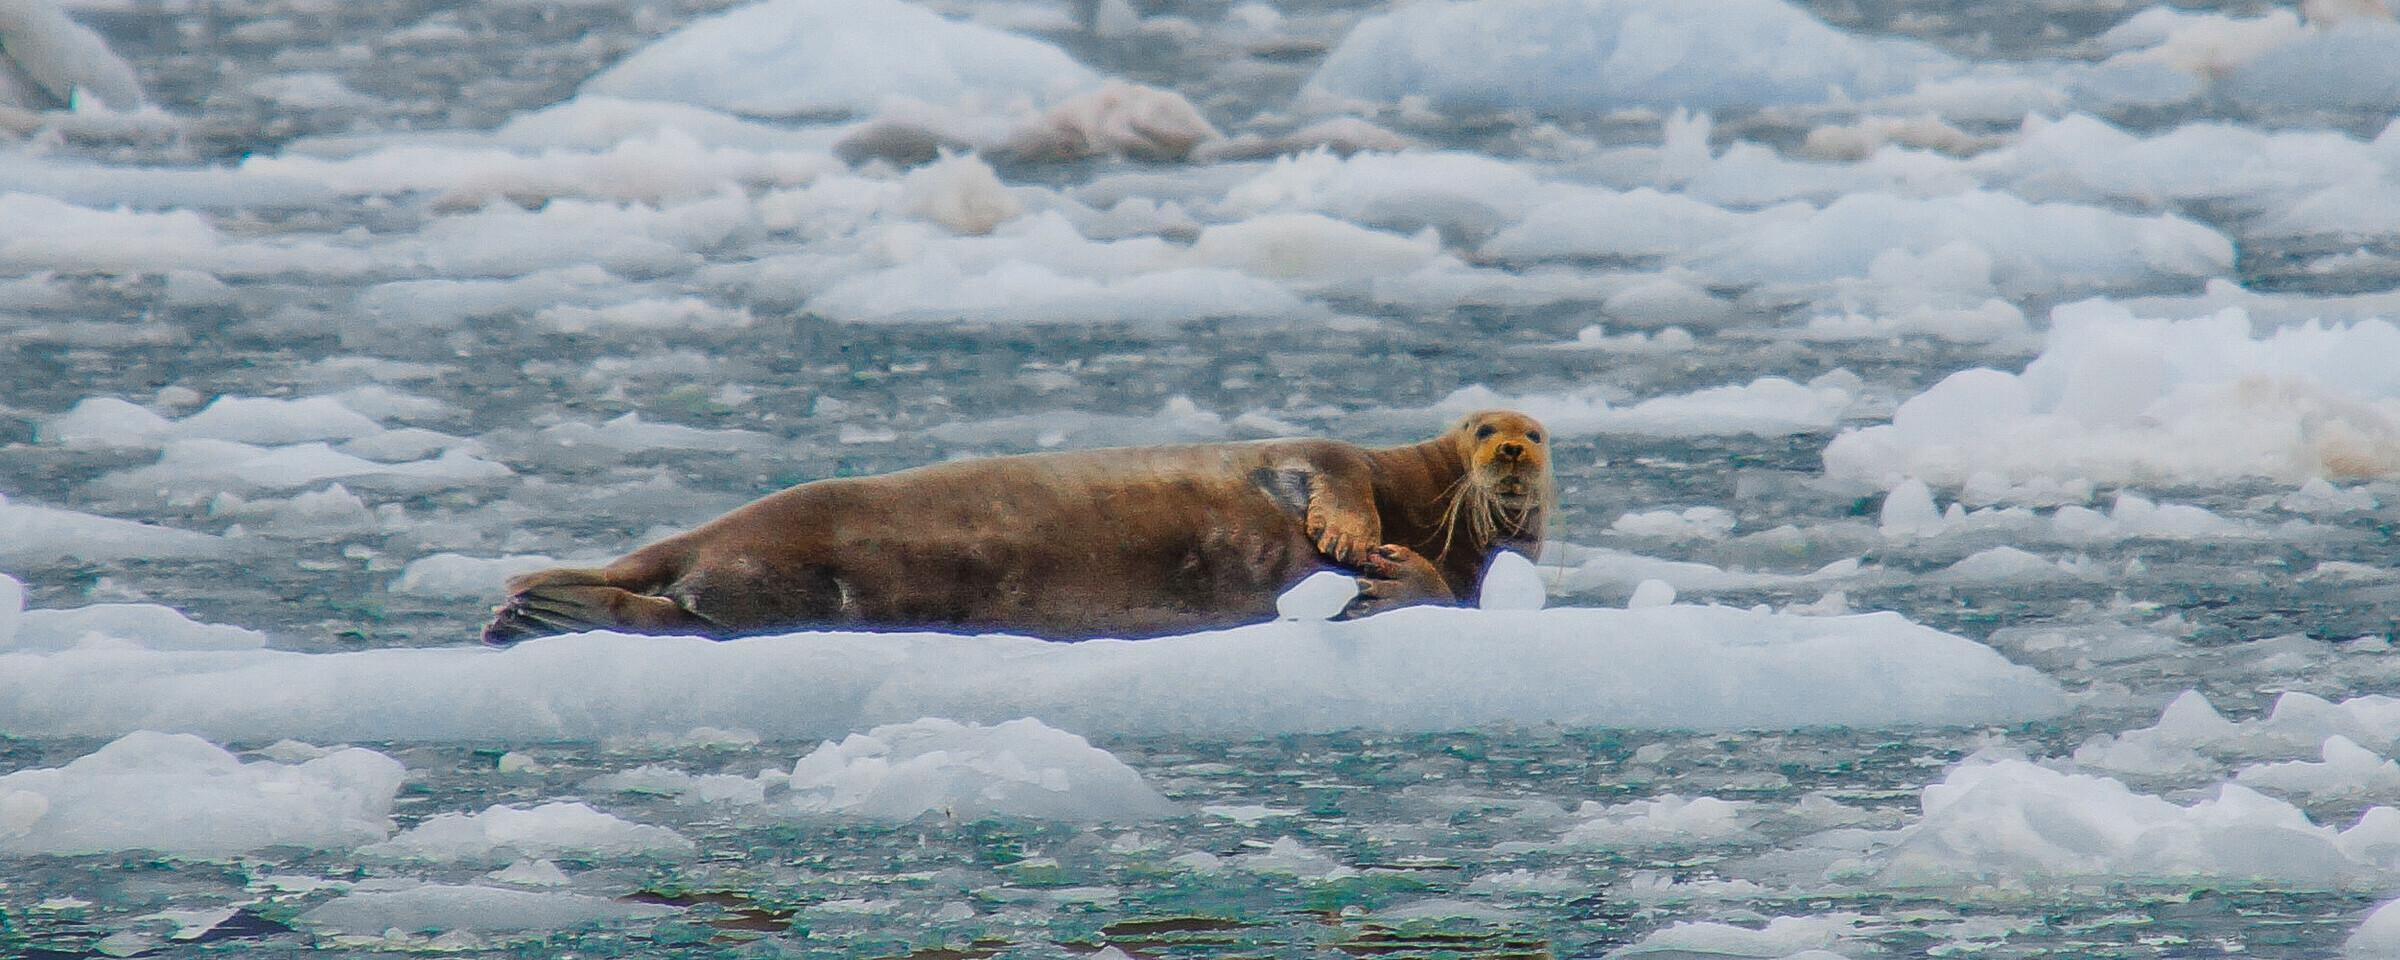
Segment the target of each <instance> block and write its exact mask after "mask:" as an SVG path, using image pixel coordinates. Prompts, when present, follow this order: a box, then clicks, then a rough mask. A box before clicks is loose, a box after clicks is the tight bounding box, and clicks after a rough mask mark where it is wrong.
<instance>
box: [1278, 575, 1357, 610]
mask: <svg viewBox="0 0 2400 960" xmlns="http://www.w3.org/2000/svg"><path fill="white" fill-rule="evenodd" d="M1356 596H1358V578H1356V577H1353V576H1350V575H1349V574H1346V573H1341V572H1338V571H1334V570H1319V571H1317V572H1315V573H1312V574H1309V575H1308V579H1305V580H1302V581H1300V582H1299V583H1297V584H1294V585H1292V588H1291V589H1289V590H1286V591H1284V592H1283V595H1282V596H1279V597H1276V598H1275V615H1276V616H1279V617H1282V618H1283V619H1285V620H1300V621H1312V620H1331V619H1333V618H1334V617H1335V616H1336V615H1338V614H1340V613H1341V612H1342V608H1344V607H1347V606H1349V605H1350V601H1351V599H1352V598H1354V597H1356Z"/></svg>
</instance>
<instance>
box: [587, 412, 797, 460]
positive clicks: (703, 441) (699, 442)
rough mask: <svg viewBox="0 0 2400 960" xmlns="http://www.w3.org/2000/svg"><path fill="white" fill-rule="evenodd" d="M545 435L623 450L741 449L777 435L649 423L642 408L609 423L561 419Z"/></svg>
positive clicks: (765, 443)
mask: <svg viewBox="0 0 2400 960" xmlns="http://www.w3.org/2000/svg"><path fill="white" fill-rule="evenodd" d="M541 438H542V439H543V440H546V441H549V442H551V443H555V444H558V445H559V446H562V447H574V446H587V445H588V446H599V447H605V448H607V449H611V450H616V451H618V452H621V453H639V452H642V451H645V450H712V451H717V452H721V453H740V452H744V451H751V450H758V449H761V448H764V447H766V446H768V445H770V444H771V443H772V442H773V438H772V437H770V436H768V435H766V434H763V433H759V432H757V431H755V430H709V429H705V428H701V427H687V426H684V425H682V424H679V423H645V422H643V421H642V416H641V413H640V412H639V411H627V412H626V413H625V415H623V416H620V417H618V418H616V419H614V420H610V421H608V422H607V423H603V424H599V425H597V426H595V425H593V424H589V423H573V422H570V423H561V424H554V425H552V426H548V427H543V428H542V431H541Z"/></svg>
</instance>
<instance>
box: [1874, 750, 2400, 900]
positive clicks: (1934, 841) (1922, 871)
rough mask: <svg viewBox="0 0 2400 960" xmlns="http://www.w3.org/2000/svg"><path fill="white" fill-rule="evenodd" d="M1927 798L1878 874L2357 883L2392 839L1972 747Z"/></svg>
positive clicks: (1896, 837) (2229, 795)
mask: <svg viewBox="0 0 2400 960" xmlns="http://www.w3.org/2000/svg"><path fill="white" fill-rule="evenodd" d="M1921 805H1922V807H1923V810H1924V819H1922V820H1921V821H1919V822H1917V823H1915V824H1913V825H1910V826H1908V827H1903V828H1901V829H1900V830H1898V831H1896V832H1894V833H1893V834H1891V845H1890V846H1889V847H1888V848H1886V849H1885V850H1883V851H1882V852H1881V853H1879V854H1876V855H1875V856H1874V858H1873V859H1874V860H1875V861H1877V862H1878V868H1877V869H1876V870H1875V872H1874V874H1873V875H1874V877H1875V878H1876V880H1877V881H1879V882H1881V883H1885V884H1895V885H1903V886H1935V885H1960V884H1965V885H1984V884H1989V885H1995V886H2001V887H2006V888H2022V887H2037V888H2038V887H2040V886H2045V885H2050V884H2055V883H2059V882H2062V881H2073V880H2077V879H2080V878H2088V877H2095V876H2108V877H2157V878H2170V877H2220V878H2227V879H2245V880H2246V879H2262V880H2268V881H2272V882H2276V883H2282V884H2292V885H2298V886H2305V887H2311V888H2319V889H2349V888H2351V887H2354V886H2358V885H2362V884H2370V883H2374V882H2376V881H2377V880H2378V879H2380V878H2381V877H2383V876H2384V871H2383V868H2382V867H2381V866H2380V865H2378V864H2375V863H2371V862H2369V861H2367V860H2366V859H2365V858H2364V857H2362V856H2360V855H2359V854H2360V853H2363V852H2364V848H2365V847H2366V846H2368V845H2369V844H2370V843H2371V842H2378V841H2383V840H2387V839H2388V837H2386V836H2384V834H2385V833H2386V831H2384V830H2383V829H2382V828H2381V827H2378V826H2376V825H2374V824H2372V823H2370V822H2369V821H2367V820H2362V821H2361V823H2360V825H2359V826H2358V827H2356V828H2354V829H2353V830H2352V831H2350V832H2348V833H2345V832H2343V831H2338V830H2336V829H2334V828H2332V827H2329V826H2320V825H2318V824H2315V823H2312V822H2310V821H2309V819H2308V816H2307V815H2306V814H2304V813H2302V812H2301V811H2300V809H2299V808H2297V807H2294V806H2292V805H2291V804H2288V803H2285V802H2283V801H2280V800H2276V799H2273V798H2271V797H2267V796H2265V795H2262V794H2260V793H2258V792H2256V791H2253V790H2251V789H2249V788H2247V787H2244V786H2240V785H2238V784H2231V783H2228V784H2224V785H2221V786H2220V787H2219V788H2218V790H2217V793H2216V796H2215V797H2213V798H2211V799H2207V800H2202V801H2200V802H2198V803H2194V804H2192V805H2191V806H2188V807H2187V806H2178V805H2176V804H2174V803H2172V802H2170V801H2168V800H2165V799H2162V798H2160V797H2156V796H2151V795H2148V794H2138V793H2135V792H2133V791H2132V790H2130V789H2127V788H2126V786H2125V785H2124V784H2123V783H2121V782H2119V781H2116V780H2113V779H2109V778H2106V777H2095V776H2090V775H2087V774H2070V773H2061V772H2059V771H2056V770H2051V769H2048V768H2045V767H2040V766H2036V765H2034V764H2031V763H2028V762H2026V761H2023V760H1998V761H1993V760H1988V759H1982V758H1971V759H1969V760H1968V761H1967V762H1965V763H1962V764H1960V765H1959V766H1958V767H1956V768H1953V769H1952V770H1951V771H1950V774H1949V776H1948V777H1947V778H1945V779H1944V780H1943V781H1942V782H1940V783H1936V784H1932V785H1930V786H1927V787H1926V788H1925V789H1924V792H1923V796H1922V799H1921ZM2354 848H2358V849H2357V850H2356V852H2354Z"/></svg>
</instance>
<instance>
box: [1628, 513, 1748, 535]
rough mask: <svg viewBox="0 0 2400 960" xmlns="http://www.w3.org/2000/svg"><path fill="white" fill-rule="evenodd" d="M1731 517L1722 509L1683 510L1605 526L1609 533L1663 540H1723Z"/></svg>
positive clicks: (1730, 528) (1631, 516) (1633, 515)
mask: <svg viewBox="0 0 2400 960" xmlns="http://www.w3.org/2000/svg"><path fill="white" fill-rule="evenodd" d="M1733 525H1734V518H1733V514H1732V513H1730V512H1728V511H1727V510H1725V508H1723V507H1687V508H1685V509H1684V510H1682V511H1680V512H1678V511H1675V510H1648V511H1643V512H1640V513H1626V514H1624V515H1622V516H1619V517H1618V518H1617V520H1616V522H1615V523H1612V524H1609V525H1608V531H1609V532H1610V533H1615V534H1622V535H1624V536H1629V537H1657V538H1659V539H1663V540H1723V539H1725V536H1726V535H1727V534H1730V533H1732V532H1733Z"/></svg>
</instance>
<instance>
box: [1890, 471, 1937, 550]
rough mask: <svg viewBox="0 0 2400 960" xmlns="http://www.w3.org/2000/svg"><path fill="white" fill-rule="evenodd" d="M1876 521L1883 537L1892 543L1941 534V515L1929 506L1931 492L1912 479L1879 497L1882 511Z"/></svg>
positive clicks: (1918, 481)
mask: <svg viewBox="0 0 2400 960" xmlns="http://www.w3.org/2000/svg"><path fill="white" fill-rule="evenodd" d="M1878 519H1879V523H1878V528H1879V529H1881V530H1882V531H1883V535H1884V536H1886V537H1891V538H1894V539H1902V538H1907V537H1919V536H1926V535H1929V534H1936V533H1940V532H1941V531H1942V512H1941V511H1940V510H1939V509H1936V508H1935V507H1934V505H1933V488H1932V487H1930V486H1927V485H1926V484H1925V481H1923V480H1919V479H1917V478H1915V477H1910V478H1908V479H1906V480H1902V481H1900V484H1899V485H1898V486H1895V487H1893V488H1892V490H1891V492H1890V493H1886V494H1884V495H1883V510H1882V513H1881V514H1880V515H1879V518H1878Z"/></svg>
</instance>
